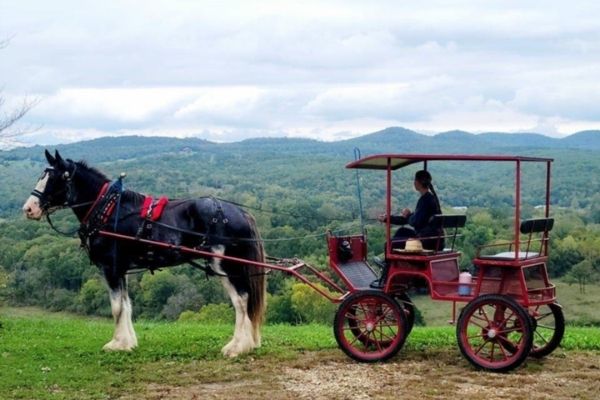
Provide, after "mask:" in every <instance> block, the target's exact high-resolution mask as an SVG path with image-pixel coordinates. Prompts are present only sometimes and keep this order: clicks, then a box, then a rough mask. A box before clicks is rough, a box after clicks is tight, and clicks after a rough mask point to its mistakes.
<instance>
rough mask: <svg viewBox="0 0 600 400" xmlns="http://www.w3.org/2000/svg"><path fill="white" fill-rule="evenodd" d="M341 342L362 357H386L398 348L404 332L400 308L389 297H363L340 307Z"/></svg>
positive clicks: (366, 358)
mask: <svg viewBox="0 0 600 400" xmlns="http://www.w3.org/2000/svg"><path fill="white" fill-rule="evenodd" d="M340 312H341V316H342V318H339V319H338V324H339V325H338V327H337V328H338V332H340V335H339V340H340V342H341V343H340V344H341V345H342V346H343V347H344V348H345V349H346V350H347V351H349V352H350V353H352V355H353V356H355V357H357V358H360V359H363V360H378V359H383V358H386V357H387V356H389V355H390V353H392V352H394V351H396V350H397V346H398V343H399V342H400V341H401V340H402V337H403V335H404V332H403V330H404V324H403V319H402V317H403V316H402V315H401V314H400V313H401V312H403V311H402V310H401V309H400V307H399V306H398V305H397V304H396V303H395V301H394V300H392V299H387V298H384V297H378V296H362V297H360V298H357V299H355V300H354V301H351V302H349V303H348V304H346V305H345V307H344V308H343V309H342V310H340Z"/></svg>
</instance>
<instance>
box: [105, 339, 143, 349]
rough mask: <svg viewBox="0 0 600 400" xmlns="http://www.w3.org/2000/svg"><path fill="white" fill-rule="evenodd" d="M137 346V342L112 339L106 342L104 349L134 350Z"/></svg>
mask: <svg viewBox="0 0 600 400" xmlns="http://www.w3.org/2000/svg"><path fill="white" fill-rule="evenodd" d="M135 347H136V344H135V343H124V342H118V341H116V340H114V339H113V340H111V341H110V342H108V343H106V344H105V345H104V346H103V347H102V349H103V350H104V351H132V350H133V349H134V348H135Z"/></svg>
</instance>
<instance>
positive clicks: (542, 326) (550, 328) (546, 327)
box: [537, 325, 556, 331]
mask: <svg viewBox="0 0 600 400" xmlns="http://www.w3.org/2000/svg"><path fill="white" fill-rule="evenodd" d="M537 327H538V328H544V329H549V330H551V331H555V330H556V328H555V327H553V326H548V325H538V326H537Z"/></svg>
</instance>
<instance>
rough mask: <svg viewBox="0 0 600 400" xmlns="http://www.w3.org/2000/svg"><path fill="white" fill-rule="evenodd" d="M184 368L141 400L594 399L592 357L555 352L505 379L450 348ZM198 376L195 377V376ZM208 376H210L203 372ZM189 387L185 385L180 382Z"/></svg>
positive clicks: (596, 356) (597, 379)
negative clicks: (380, 357)
mask: <svg viewBox="0 0 600 400" xmlns="http://www.w3.org/2000/svg"><path fill="white" fill-rule="evenodd" d="M198 363H200V361H198ZM211 364H212V365H206V364H204V365H202V366H200V365H199V364H198V365H196V367H198V368H197V369H195V367H194V365H187V366H186V367H185V369H184V370H182V371H181V374H182V375H181V376H183V377H185V379H182V381H181V382H180V383H178V384H177V385H165V384H156V383H152V384H150V385H148V386H147V388H146V389H147V390H146V393H137V394H136V396H135V398H140V397H143V398H147V399H166V398H168V399H269V400H276V399H296V400H299V399H353V400H355V399H373V398H378V399H392V398H393V399H449V398H452V399H461V400H462V399H477V400H480V399H486V400H490V399H511V400H512V399H590V400H591V399H598V398H599V397H600V353H598V352H561V351H560V350H557V351H556V352H555V353H553V354H552V355H550V356H549V357H547V358H546V359H544V360H541V361H540V360H528V361H527V362H526V363H525V364H524V365H523V366H521V367H520V368H518V369H517V370H515V371H513V372H511V373H508V374H496V373H489V372H480V371H476V370H474V369H473V368H472V367H471V366H470V364H468V362H467V361H465V360H464V359H463V358H462V356H461V355H460V354H459V352H458V350H453V349H445V350H437V351H424V352H417V351H412V352H404V354H403V353H400V355H399V356H397V357H396V358H394V359H393V360H392V361H388V362H386V363H379V364H359V363H356V362H353V361H351V360H350V359H348V358H346V357H345V356H344V355H343V354H341V352H339V351H326V352H312V353H304V354H301V355H299V356H298V357H297V358H294V359H292V360H285V361H281V360H278V361H277V362H273V360H272V359H271V360H268V359H252V358H249V359H246V360H244V361H242V362H229V361H227V362H225V363H224V362H223V361H220V362H211ZM199 371H203V372H199ZM208 371H210V372H208ZM188 383H189V384H188Z"/></svg>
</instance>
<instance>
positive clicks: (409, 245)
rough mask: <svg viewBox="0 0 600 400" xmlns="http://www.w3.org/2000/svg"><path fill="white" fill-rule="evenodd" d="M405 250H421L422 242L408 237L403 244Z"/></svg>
mask: <svg viewBox="0 0 600 400" xmlns="http://www.w3.org/2000/svg"><path fill="white" fill-rule="evenodd" d="M404 250H406V251H423V243H421V241H420V240H419V239H408V240H407V241H406V245H405V246H404Z"/></svg>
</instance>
